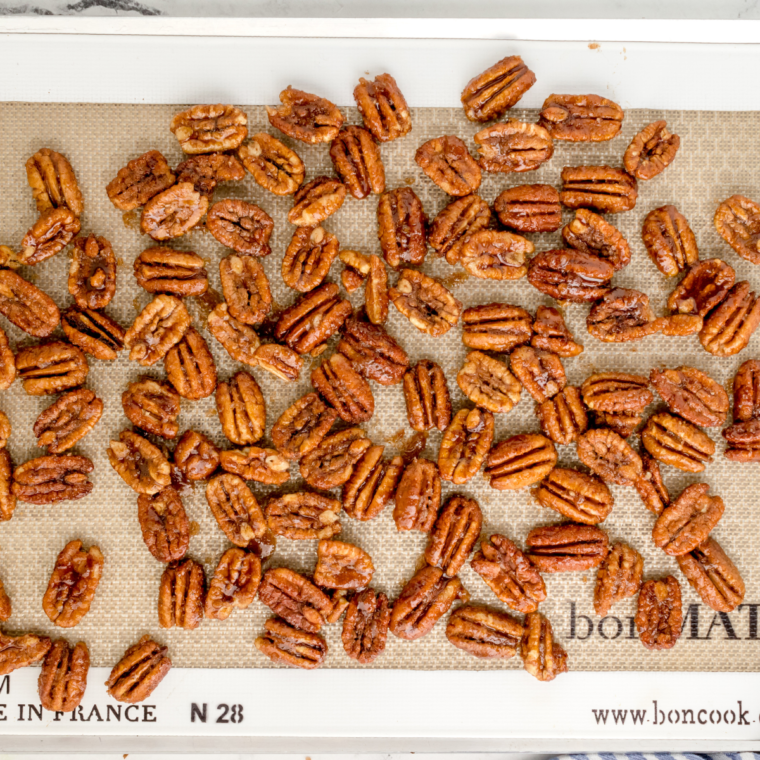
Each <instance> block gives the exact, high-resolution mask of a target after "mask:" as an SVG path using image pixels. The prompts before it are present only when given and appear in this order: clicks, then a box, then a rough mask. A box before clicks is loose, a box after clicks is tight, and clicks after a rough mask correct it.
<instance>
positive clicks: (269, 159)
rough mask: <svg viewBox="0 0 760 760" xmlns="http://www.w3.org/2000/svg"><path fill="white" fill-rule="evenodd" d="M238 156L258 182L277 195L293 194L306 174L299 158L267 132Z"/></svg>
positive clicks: (244, 146) (256, 137)
mask: <svg viewBox="0 0 760 760" xmlns="http://www.w3.org/2000/svg"><path fill="white" fill-rule="evenodd" d="M238 156H239V157H240V160H241V161H242V162H243V166H245V168H246V169H248V171H249V172H250V173H251V174H252V175H253V178H254V179H255V180H256V182H257V183H258V184H259V185H261V186H262V187H263V188H264V189H265V190H269V192H271V193H274V194H275V195H293V193H295V191H296V190H298V188H299V187H300V186H301V183H302V182H303V180H304V176H305V174H306V170H305V168H304V165H303V161H301V158H300V157H299V155H298V154H297V153H296V152H295V151H294V150H291V149H290V148H288V147H287V145H284V144H283V143H281V142H280V141H279V140H278V139H276V138H275V137H272V135H268V134H267V133H266V132H259V133H257V134H255V135H253V137H251V141H250V142H249V143H246V144H245V145H241V146H240V147H239V148H238Z"/></svg>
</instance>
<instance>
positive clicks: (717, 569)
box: [676, 536, 746, 612]
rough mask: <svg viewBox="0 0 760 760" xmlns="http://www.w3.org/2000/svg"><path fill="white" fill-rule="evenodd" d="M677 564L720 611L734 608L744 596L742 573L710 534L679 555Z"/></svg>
mask: <svg viewBox="0 0 760 760" xmlns="http://www.w3.org/2000/svg"><path fill="white" fill-rule="evenodd" d="M676 562H678V567H680V568H681V572H682V573H683V574H684V575H685V576H686V580H687V581H689V584H690V585H691V587H692V588H693V589H695V590H696V592H697V593H698V594H699V596H700V597H701V598H702V601H703V602H704V603H705V604H706V605H708V606H709V607H712V609H714V610H716V611H718V612H732V611H733V610H735V609H736V608H737V607H738V606H739V605H740V604H741V603H742V601H743V600H744V593H745V590H746V589H745V585H744V580H743V578H742V576H741V573H739V571H738V570H737V568H736V565H734V563H733V562H732V561H731V560H730V559H729V557H728V556H727V555H726V553H725V552H724V551H723V549H722V548H721V546H720V544H719V543H718V542H717V541H716V540H715V539H714V538H712V536H710V537H709V538H707V539H705V540H704V541H703V542H702V543H701V544H700V545H699V546H697V548H696V549H692V551H690V552H688V553H687V554H680V555H679V556H677V557H676Z"/></svg>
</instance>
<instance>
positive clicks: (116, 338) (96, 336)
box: [61, 307, 126, 361]
mask: <svg viewBox="0 0 760 760" xmlns="http://www.w3.org/2000/svg"><path fill="white" fill-rule="evenodd" d="M61 327H62V328H63V332H64V334H65V335H66V337H67V338H68V339H69V340H70V341H71V342H72V343H73V344H74V345H75V346H79V348H81V349H82V350H83V351H84V352H85V353H86V354H90V356H94V357H95V358H96V359H101V360H103V361H113V360H114V359H115V358H116V357H117V355H118V353H119V351H121V350H122V349H123V348H124V336H125V335H126V330H125V329H124V328H123V327H122V326H121V325H120V324H119V323H118V322H116V321H115V320H113V319H111V317H109V316H108V315H107V314H104V313H103V312H100V311H94V310H92V309H77V308H74V307H72V308H70V309H67V310H66V311H65V312H63V314H62V315H61Z"/></svg>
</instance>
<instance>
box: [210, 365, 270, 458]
mask: <svg viewBox="0 0 760 760" xmlns="http://www.w3.org/2000/svg"><path fill="white" fill-rule="evenodd" d="M216 408H217V410H218V412H219V421H220V422H221V424H222V432H223V433H224V435H225V436H226V437H227V438H228V439H229V440H230V441H232V443H234V444H237V445H238V446H250V445H251V444H253V443H256V441H258V440H259V439H260V438H261V437H262V436H263V435H264V428H265V426H266V405H265V404H264V395H263V394H262V392H261V388H260V387H259V384H258V383H257V382H256V380H255V379H254V377H253V376H252V375H249V374H248V373H247V372H243V371H240V372H236V373H235V375H233V377H232V378H231V379H230V380H229V382H224V383H219V385H218V386H217V388H216Z"/></svg>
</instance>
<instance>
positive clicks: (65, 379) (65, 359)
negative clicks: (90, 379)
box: [16, 340, 89, 396]
mask: <svg viewBox="0 0 760 760" xmlns="http://www.w3.org/2000/svg"><path fill="white" fill-rule="evenodd" d="M16 371H17V372H18V376H19V379H20V380H21V382H22V384H23V386H24V390H25V391H26V392H27V393H28V394H29V395H30V396H45V395H48V396H49V395H53V394H55V393H60V392H61V391H65V390H68V389H69V388H74V387H76V386H77V385H81V384H82V383H83V382H84V381H85V379H86V378H87V373H88V372H89V365H88V364H87V357H85V355H84V353H83V352H82V351H81V350H80V349H78V348H77V347H76V346H72V345H70V344H68V343H64V342H63V341H61V340H56V341H51V342H50V343H43V344H40V345H36V346H29V347H28V348H22V349H21V351H19V352H18V353H17V354H16Z"/></svg>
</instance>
